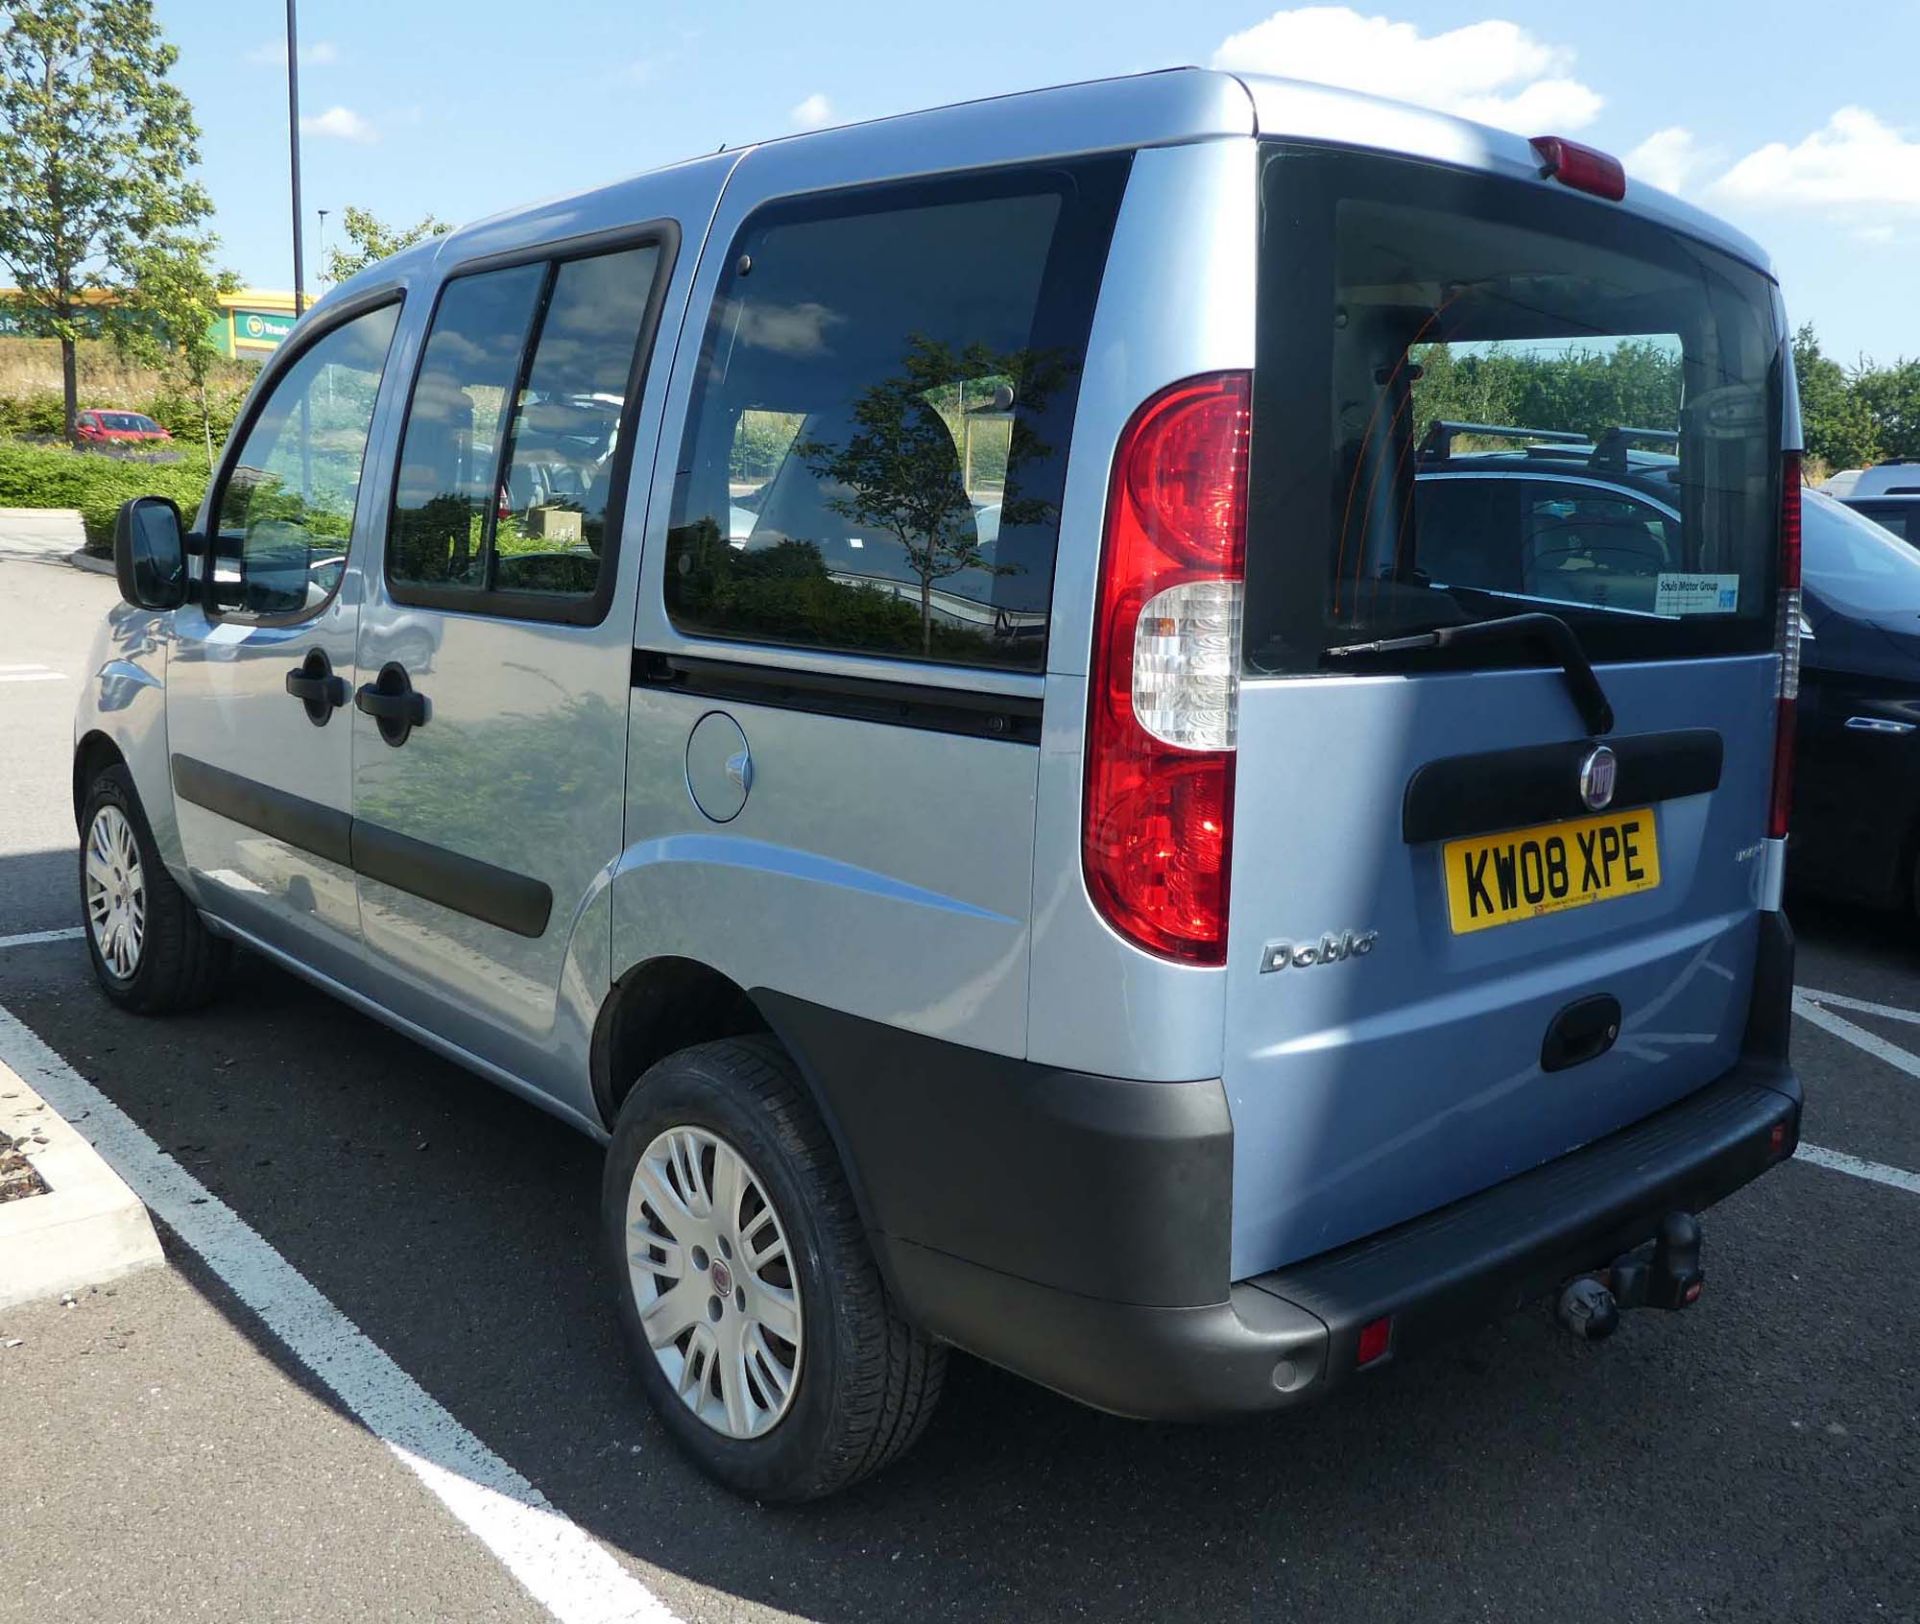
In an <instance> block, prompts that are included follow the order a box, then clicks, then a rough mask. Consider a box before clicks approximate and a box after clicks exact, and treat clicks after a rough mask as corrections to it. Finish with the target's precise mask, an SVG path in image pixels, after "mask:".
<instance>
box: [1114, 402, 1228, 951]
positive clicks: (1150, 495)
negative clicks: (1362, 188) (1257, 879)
mask: <svg viewBox="0 0 1920 1624" xmlns="http://www.w3.org/2000/svg"><path fill="white" fill-rule="evenodd" d="M1251 395H1252V381H1251V379H1250V378H1249V377H1248V375H1247V374H1246V373H1244V372H1222V373H1215V374H1212V375H1210V376H1207V377H1202V378H1189V379H1187V380H1186V381H1185V382H1184V383H1177V384H1174V385H1172V386H1171V387H1170V388H1167V389H1163V390H1161V392H1160V393H1159V394H1157V395H1155V396H1154V397H1153V398H1152V399H1151V400H1149V401H1148V402H1147V403H1146V404H1145V405H1144V406H1142V407H1141V408H1140V409H1139V410H1138V411H1137V412H1135V413H1134V414H1133V417H1132V419H1131V421H1129V422H1128V424H1127V426H1126V428H1125V430H1124V431H1123V432H1122V433H1121V436H1120V446H1119V449H1118V451H1117V452H1116V453H1115V456H1114V467H1113V483H1112V489H1111V491H1110V492H1109V495H1108V501H1107V529H1106V537H1105V541H1104V544H1103V546H1102V549H1101V554H1100V587H1099V595H1098V599H1097V604H1096V610H1097V618H1096V620H1095V625H1094V638H1093V683H1092V692H1091V694H1090V695H1089V701H1088V717H1087V781H1086V806H1085V822H1084V826H1083V829H1082V835H1081V858H1082V864H1083V867H1084V870H1085V873H1086V879H1087V891H1088V894H1089V895H1090V896H1091V897H1092V898H1093V902H1094V906H1095V907H1097V908H1098V909H1099V910H1100V913H1101V915H1102V917H1104V918H1105V919H1106V921H1107V923H1108V924H1110V925H1112V926H1113V928H1114V929H1115V930H1117V931H1119V932H1120V933H1121V934H1122V935H1123V936H1126V937H1127V938H1128V939H1129V940H1131V941H1133V942H1135V943H1137V944H1138V945H1139V946H1141V947H1144V948H1145V949H1147V951H1149V952H1151V953H1157V954H1159V955H1161V956H1162V957H1164V958H1169V959H1175V960H1178V961H1180V962H1182V963H1185V964H1202V965H1218V964H1223V963H1225V962H1226V950H1227V879H1228V869H1229V864H1230V861H1231V857H1232V852H1233V769H1234V743H1235V733H1236V721H1237V718H1238V713H1239V692H1240V613H1241V593H1242V586H1241V581H1242V576H1243V573H1244V568H1245V557H1246V501H1247V449H1248V439H1249V434H1250V422H1251V408H1250V401H1251Z"/></svg>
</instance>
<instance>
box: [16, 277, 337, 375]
mask: <svg viewBox="0 0 1920 1624" xmlns="http://www.w3.org/2000/svg"><path fill="white" fill-rule="evenodd" d="M12 299H13V289H12V288H0V338H14V337H18V336H19V333H20V325H19V322H18V320H17V318H16V317H15V316H14V315H13V313H12V311H11V309H10V305H11V303H12ZM307 302H308V303H309V304H311V303H312V302H313V295H311V294H309V295H308V299H307ZM81 303H82V304H84V305H90V306H93V307H96V308H103V307H105V306H108V305H111V304H112V303H113V294H112V293H110V292H108V291H107V290H106V289H104V288H90V289H88V290H87V292H85V293H83V294H82V295H81ZM293 322H294V311H293V295H292V294H291V293H282V292H279V291H278V290H276V289H272V288H238V289H236V290H235V291H234V292H232V293H229V294H226V295H223V296H222V298H221V300H220V315H219V316H218V317H217V318H216V319H215V320H214V322H213V323H212V325H211V326H209V327H208V329H207V337H208V339H209V340H210V341H211V342H212V344H213V346H214V348H216V349H217V350H219V352H220V353H221V354H222V355H224V356H225V357H226V358H227V359H228V360H230V361H261V360H264V359H266V357H267V356H269V355H271V354H272V353H273V352H274V351H275V350H277V349H279V347H280V346H281V344H283V343H284V342H285V341H286V337H287V335H288V334H289V333H291V332H292V331H293Z"/></svg>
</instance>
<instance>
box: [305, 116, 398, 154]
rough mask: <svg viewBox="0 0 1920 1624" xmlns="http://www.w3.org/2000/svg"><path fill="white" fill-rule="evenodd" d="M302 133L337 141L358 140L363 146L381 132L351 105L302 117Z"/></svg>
mask: <svg viewBox="0 0 1920 1624" xmlns="http://www.w3.org/2000/svg"><path fill="white" fill-rule="evenodd" d="M300 133H301V134H302V135H319V136H326V137H328V138H330V139H332V140H335V141H356V142H358V143H359V144H360V145H362V146H370V145H372V144H373V143H374V142H375V141H378V140H379V139H380V132H379V131H378V130H376V129H375V128H374V127H373V126H372V125H371V124H369V123H368V122H367V121H366V120H365V119H364V118H362V117H361V116H360V115H359V114H358V113H356V112H355V111H354V110H353V109H352V108H351V107H329V108H328V109H327V110H326V111H325V112H324V113H316V114H314V115H313V117H312V118H303V119H301V120H300Z"/></svg>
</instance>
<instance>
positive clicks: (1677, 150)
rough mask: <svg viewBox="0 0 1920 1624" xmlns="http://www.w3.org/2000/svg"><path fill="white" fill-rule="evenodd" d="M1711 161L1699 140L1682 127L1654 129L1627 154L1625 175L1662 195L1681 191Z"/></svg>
mask: <svg viewBox="0 0 1920 1624" xmlns="http://www.w3.org/2000/svg"><path fill="white" fill-rule="evenodd" d="M1713 161H1714V154H1713V153H1712V152H1711V151H1709V150H1708V149H1707V148H1705V147H1703V146H1701V145H1700V138H1699V137H1698V136H1697V135H1695V134H1694V133H1693V131H1691V130H1689V129H1687V128H1686V127H1685V126H1684V125H1680V124H1673V125H1669V126H1668V127H1667V128H1666V129H1664V130H1655V131H1654V132H1653V134H1652V135H1650V136H1648V137H1647V138H1646V140H1644V141H1642V142H1641V143H1640V145H1639V146H1637V147H1635V148H1634V149H1633V151H1631V152H1629V153H1628V154H1627V158H1626V164H1627V173H1628V174H1629V175H1631V176H1633V178H1634V179H1635V180H1643V181H1645V182H1646V183H1647V184H1648V185H1649V186H1658V187H1659V188H1660V189H1661V190H1662V191H1664V192H1684V191H1685V190H1686V189H1687V185H1688V183H1689V182H1691V181H1692V180H1693V178H1694V177H1695V176H1696V175H1698V174H1699V173H1700V171H1701V170H1702V169H1704V168H1706V167H1707V166H1708V165H1710V164H1711V163H1712V162H1713Z"/></svg>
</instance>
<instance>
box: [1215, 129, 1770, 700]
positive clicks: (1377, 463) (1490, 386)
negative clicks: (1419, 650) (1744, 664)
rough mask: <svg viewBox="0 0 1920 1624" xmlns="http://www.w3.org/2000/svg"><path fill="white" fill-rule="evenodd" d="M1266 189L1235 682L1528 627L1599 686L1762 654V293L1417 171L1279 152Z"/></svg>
mask: <svg viewBox="0 0 1920 1624" xmlns="http://www.w3.org/2000/svg"><path fill="white" fill-rule="evenodd" d="M1262 184H1263V188H1264V192H1263V197H1264V203H1265V208H1264V210H1263V214H1262V244H1261V271H1260V312H1259V333H1260V351H1259V357H1258V359H1259V365H1258V368H1257V369H1256V373H1255V399H1254V425H1253V460H1252V517H1251V522H1250V526H1249V534H1248V562H1247V610H1246V613H1247V636H1246V647H1247V650H1248V656H1249V659H1250V661H1251V663H1252V665H1253V667H1254V668H1255V669H1256V670H1262V671H1302V670H1304V671H1323V670H1350V669H1354V668H1355V663H1354V661H1353V659H1352V658H1350V657H1345V656H1338V655H1330V654H1329V653H1328V650H1329V649H1331V648H1337V647H1343V646H1346V645H1352V644H1356V643H1360V642H1363V641H1367V640H1371V639H1374V638H1378V637H1383V636H1384V637H1393V636H1396V635H1400V634H1404V633H1409V632H1416V631H1424V630H1427V629H1429V628H1432V627H1434V626H1438V625H1444V624H1448V623H1457V622H1461V621H1469V620H1482V619H1490V618H1495V617H1499V616H1503V615H1510V614H1513V613H1516V612H1518V611H1519V610H1521V609H1524V608H1525V607H1527V606H1528V605H1529V604H1530V603H1538V604H1541V605H1543V606H1545V605H1550V606H1552V608H1553V610H1554V612H1556V613H1560V614H1562V616H1563V618H1565V619H1566V620H1567V621H1568V622H1569V624H1571V625H1572V626H1573V627H1574V629H1575V631H1576V633H1577V634H1578V635H1579V637H1580V638H1581V640H1582V642H1583V643H1584V644H1585V645H1586V648H1587V651H1588V653H1589V654H1590V655H1591V656H1592V657H1594V658H1596V659H1650V658H1656V659H1657V658H1673V657H1677V656H1685V655H1693V654H1710V653H1716V652H1734V651H1741V650H1752V651H1759V650H1764V649H1767V648H1770V647H1771V646H1772V641H1773V623H1774V599H1773V589H1772V582H1773V576H1774V567H1775V555H1776V550H1777V548H1776V537H1777V529H1778V526H1777V514H1778V497H1779V467H1780V456H1779V428H1780V421H1781V388H1782V368H1781V359H1780V358H1781V336H1782V335H1781V327H1780V322H1779V317H1778V313H1777V300H1776V296H1775V292H1774V289H1773V286H1772V284H1771V283H1770V282H1769V281H1768V280H1767V279H1766V277H1765V276H1763V275H1762V274H1761V273H1759V272H1758V271H1755V270H1753V269H1751V268H1750V267H1748V266H1745V265H1743V264H1741V263H1739V262H1738V261H1736V260H1734V259H1732V258H1730V257H1729V256H1727V255H1724V254H1721V253H1718V252H1717V251H1715V250H1713V249H1711V248H1708V247H1707V246H1705V245H1704V244H1701V243H1699V242H1696V241H1694V240H1692V239H1691V238H1687V237H1683V236H1680V235H1678V234H1676V233H1673V232H1670V231H1667V230H1664V229H1662V228H1660V227H1657V226H1655V225H1653V224H1652V223H1650V222H1647V221H1644V220H1639V219H1636V218H1634V217H1632V216H1631V215H1628V214H1626V213H1624V212H1622V211H1620V210H1618V209H1614V208H1608V207H1602V206H1600V205H1598V204H1595V203H1594V202H1592V201H1591V200H1589V199H1584V198H1580V197H1577V196H1574V195H1573V194H1571V193H1564V194H1563V193H1561V192H1557V191H1555V190H1553V189H1550V188H1547V189H1543V188H1541V187H1538V186H1533V185H1527V184H1522V183H1519V182H1515V181H1510V180H1503V179H1499V178H1496V177H1492V176H1486V175H1481V174H1476V173H1469V172H1466V171H1460V170H1454V169H1449V168H1446V167H1444V166H1441V165H1437V164H1427V163H1419V162H1414V161H1411V160H1404V159H1390V158H1384V157H1378V156H1370V155H1366V154H1359V153H1349V152H1336V151H1331V150H1325V149H1317V148H1311V147H1293V146H1281V145H1278V144H1275V145H1273V146H1270V147H1269V149H1268V154H1267V158H1266V164H1265V169H1264V171H1263V182H1262ZM1549 470H1551V471H1554V472H1557V471H1564V472H1565V473H1566V474H1567V475H1569V476H1574V477H1573V479H1570V480H1569V481H1568V482H1566V483H1565V485H1564V487H1563V486H1562V484H1561V482H1560V481H1557V480H1554V479H1552V478H1551V477H1550V472H1549ZM1536 474H1541V475H1548V477H1546V478H1545V479H1544V480H1543V481H1538V482H1536V481H1535V480H1534V478H1533V476H1534V475H1536ZM1496 476H1498V477H1496ZM1576 481H1577V482H1576ZM1509 483H1511V484H1512V485H1513V486H1515V487H1516V488H1515V489H1512V490H1509V489H1507V488H1506V487H1507V486H1508V484H1509ZM1443 484H1444V489H1442V486H1443ZM1457 484H1465V485H1467V486H1469V487H1471V486H1472V485H1475V484H1480V485H1484V486H1485V487H1487V488H1484V489H1481V490H1474V489H1471V488H1468V489H1460V488H1457ZM1652 485H1657V486H1658V488H1659V489H1660V490H1661V492H1662V493H1663V500H1662V501H1660V502H1652V501H1650V500H1649V498H1648V494H1647V489H1646V487H1649V486H1652ZM1496 487H1497V488H1496ZM1609 487H1611V488H1609ZM1666 492H1671V500H1670V501H1668V500H1665V499H1664V493H1666ZM1663 508H1666V509H1670V511H1662V509H1663Z"/></svg>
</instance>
